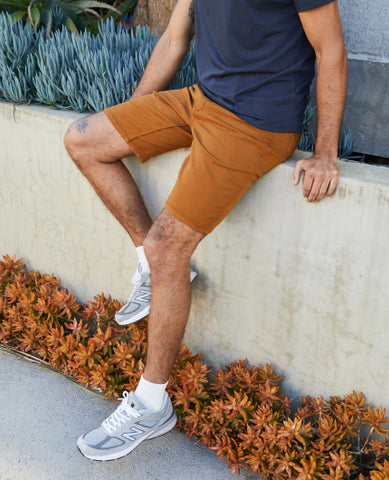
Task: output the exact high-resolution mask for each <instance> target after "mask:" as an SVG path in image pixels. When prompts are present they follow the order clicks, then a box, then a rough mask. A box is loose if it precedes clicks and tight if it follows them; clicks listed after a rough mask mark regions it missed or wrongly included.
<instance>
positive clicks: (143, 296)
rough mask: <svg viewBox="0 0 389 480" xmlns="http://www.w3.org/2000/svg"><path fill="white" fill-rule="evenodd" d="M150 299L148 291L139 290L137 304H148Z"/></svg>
mask: <svg viewBox="0 0 389 480" xmlns="http://www.w3.org/2000/svg"><path fill="white" fill-rule="evenodd" d="M150 298H151V294H150V290H142V289H140V290H139V295H137V296H136V299H137V300H138V302H149V301H150Z"/></svg>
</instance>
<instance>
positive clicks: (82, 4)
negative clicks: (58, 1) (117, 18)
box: [69, 0, 120, 13]
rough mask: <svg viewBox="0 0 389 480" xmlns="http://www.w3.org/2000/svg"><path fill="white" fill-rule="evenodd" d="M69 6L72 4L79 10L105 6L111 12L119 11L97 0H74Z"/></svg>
mask: <svg viewBox="0 0 389 480" xmlns="http://www.w3.org/2000/svg"><path fill="white" fill-rule="evenodd" d="M69 6H71V7H73V6H74V7H76V8H79V9H80V10H85V9H86V8H106V9H107V10H111V11H112V12H116V13H120V11H119V10H117V9H116V8H115V7H113V6H112V5H109V4H108V3H105V2H99V1H98V0H79V1H76V2H71V3H70V4H69Z"/></svg>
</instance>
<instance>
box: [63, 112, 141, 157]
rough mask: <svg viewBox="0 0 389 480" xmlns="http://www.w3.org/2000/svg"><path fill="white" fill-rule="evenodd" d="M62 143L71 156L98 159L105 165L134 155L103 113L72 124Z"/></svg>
mask: <svg viewBox="0 0 389 480" xmlns="http://www.w3.org/2000/svg"><path fill="white" fill-rule="evenodd" d="M64 142H65V146H66V148H67V150H68V151H69V153H70V154H71V155H72V156H73V154H75V155H76V156H77V157H82V158H94V159H99V160H100V161H102V162H106V163H110V162H114V161H116V160H119V159H122V158H124V157H128V156H129V155H132V154H133V153H134V152H133V150H132V149H131V147H130V145H128V143H127V142H126V141H125V140H124V139H123V138H122V136H121V135H120V134H119V132H118V131H117V130H116V129H115V127H114V126H113V125H112V123H111V122H110V120H109V119H108V117H107V115H106V114H105V113H104V112H99V113H95V114H93V115H89V116H87V117H84V118H81V119H80V120H77V121H76V122H74V123H73V124H72V125H71V126H70V127H69V129H68V131H67V132H66V134H65V138H64Z"/></svg>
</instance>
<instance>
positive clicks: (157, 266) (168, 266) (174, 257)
mask: <svg viewBox="0 0 389 480" xmlns="http://www.w3.org/2000/svg"><path fill="white" fill-rule="evenodd" d="M143 247H144V251H145V255H146V258H147V260H148V262H149V265H150V270H151V271H152V272H157V273H158V272H167V271H169V270H171V271H177V270H178V269H179V268H180V267H181V266H185V267H188V265H189V260H190V254H189V253H188V252H186V251H185V249H184V248H182V244H181V243H180V242H179V241H177V240H173V239H171V238H169V237H167V236H162V235H158V233H157V234H155V233H154V232H153V229H151V231H150V232H149V233H148V235H147V236H146V238H145V240H144V243H143Z"/></svg>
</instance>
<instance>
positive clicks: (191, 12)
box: [188, 0, 194, 23]
mask: <svg viewBox="0 0 389 480" xmlns="http://www.w3.org/2000/svg"><path fill="white" fill-rule="evenodd" d="M188 15H189V18H190V19H191V20H192V22H193V23H194V0H192V1H191V3H190V5H189V12H188Z"/></svg>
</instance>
